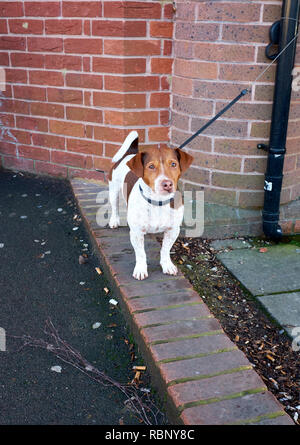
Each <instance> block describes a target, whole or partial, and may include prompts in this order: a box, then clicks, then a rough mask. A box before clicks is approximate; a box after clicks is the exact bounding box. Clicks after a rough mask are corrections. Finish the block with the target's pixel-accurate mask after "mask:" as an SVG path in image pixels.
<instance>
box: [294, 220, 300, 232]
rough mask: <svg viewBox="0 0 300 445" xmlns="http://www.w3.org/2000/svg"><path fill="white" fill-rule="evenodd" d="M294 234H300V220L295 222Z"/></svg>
mask: <svg viewBox="0 0 300 445" xmlns="http://www.w3.org/2000/svg"><path fill="white" fill-rule="evenodd" d="M294 232H295V233H300V220H299V219H298V220H297V221H296V222H295V227H294Z"/></svg>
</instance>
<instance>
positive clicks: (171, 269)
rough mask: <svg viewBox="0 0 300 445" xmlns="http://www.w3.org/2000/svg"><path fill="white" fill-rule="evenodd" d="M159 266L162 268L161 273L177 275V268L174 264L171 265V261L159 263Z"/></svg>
mask: <svg viewBox="0 0 300 445" xmlns="http://www.w3.org/2000/svg"><path fill="white" fill-rule="evenodd" d="M160 265H161V267H162V271H163V273H165V274H168V275H177V273H178V270H177V267H176V266H175V264H173V263H172V261H165V262H161V263H160Z"/></svg>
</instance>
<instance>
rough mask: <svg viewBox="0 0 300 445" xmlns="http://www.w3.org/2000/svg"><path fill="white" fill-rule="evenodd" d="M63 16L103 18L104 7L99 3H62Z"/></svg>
mask: <svg viewBox="0 0 300 445" xmlns="http://www.w3.org/2000/svg"><path fill="white" fill-rule="evenodd" d="M62 15H63V16H64V17H101V16H102V7H101V2H99V1H96V2H95V1H94V2H93V1H91V2H90V1H89V2H69V1H67V2H66V1H63V2H62Z"/></svg>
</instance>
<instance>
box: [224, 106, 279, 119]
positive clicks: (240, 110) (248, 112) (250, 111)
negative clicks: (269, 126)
mask: <svg viewBox="0 0 300 445" xmlns="http://www.w3.org/2000/svg"><path fill="white" fill-rule="evenodd" d="M227 104H228V102H218V103H217V105H216V112H219V111H220V110H221V109H222V108H223V107H225V105H227ZM271 114H272V104H259V106H257V104H256V103H237V104H235V105H234V107H231V108H230V109H229V110H227V111H226V118H229V119H230V118H233V119H249V120H251V119H253V120H267V119H271Z"/></svg>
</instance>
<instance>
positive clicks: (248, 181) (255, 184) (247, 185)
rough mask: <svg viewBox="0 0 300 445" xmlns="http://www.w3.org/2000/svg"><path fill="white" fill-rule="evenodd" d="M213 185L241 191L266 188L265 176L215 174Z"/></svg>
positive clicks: (213, 175)
mask: <svg viewBox="0 0 300 445" xmlns="http://www.w3.org/2000/svg"><path fill="white" fill-rule="evenodd" d="M212 185H215V186H217V187H223V188H233V189H240V190H247V189H251V190H262V189H263V186H264V176H263V175H251V174H248V175H245V174H231V173H221V172H213V174H212Z"/></svg>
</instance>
